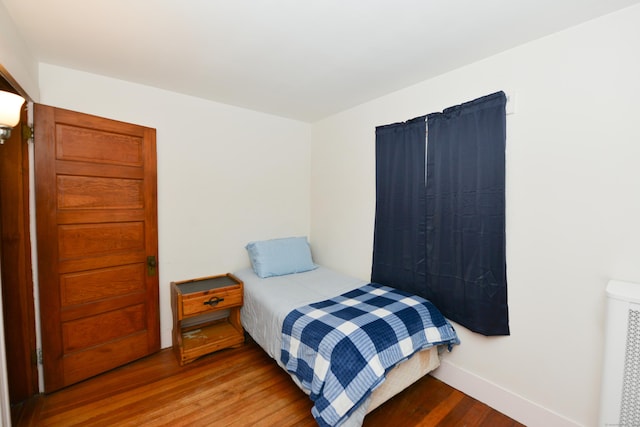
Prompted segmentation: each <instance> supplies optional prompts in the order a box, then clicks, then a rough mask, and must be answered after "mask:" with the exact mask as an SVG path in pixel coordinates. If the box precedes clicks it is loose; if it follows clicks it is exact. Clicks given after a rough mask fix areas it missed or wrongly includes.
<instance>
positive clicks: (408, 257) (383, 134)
mask: <svg viewBox="0 0 640 427" xmlns="http://www.w3.org/2000/svg"><path fill="white" fill-rule="evenodd" d="M425 144H426V122H425V116H423V117H418V118H415V119H413V120H410V121H408V122H404V123H396V124H392V125H387V126H380V127H377V128H376V218H375V228H374V241H373V265H372V269H371V281H372V282H376V283H380V284H384V285H389V286H393V287H396V288H399V289H403V290H406V291H409V292H413V293H415V294H418V295H423V294H424V291H425V283H426V282H425V244H424V239H425V216H424V212H425V191H424V180H425Z"/></svg>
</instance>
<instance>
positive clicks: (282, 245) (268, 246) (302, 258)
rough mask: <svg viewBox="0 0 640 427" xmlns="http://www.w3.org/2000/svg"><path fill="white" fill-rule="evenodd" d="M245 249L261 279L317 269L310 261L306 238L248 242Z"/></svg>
mask: <svg viewBox="0 0 640 427" xmlns="http://www.w3.org/2000/svg"><path fill="white" fill-rule="evenodd" d="M246 249H247V252H249V259H250V260H251V266H252V267H253V271H255V272H256V274H257V275H258V276H260V277H262V278H265V277H271V276H283V275H285V274H292V273H302V272H303V271H309V270H314V269H316V268H318V266H317V265H315V264H314V263H313V260H312V259H311V248H310V247H309V243H308V242H307V238H306V237H286V238H283V239H271V240H262V241H258V242H249V244H247V246H246Z"/></svg>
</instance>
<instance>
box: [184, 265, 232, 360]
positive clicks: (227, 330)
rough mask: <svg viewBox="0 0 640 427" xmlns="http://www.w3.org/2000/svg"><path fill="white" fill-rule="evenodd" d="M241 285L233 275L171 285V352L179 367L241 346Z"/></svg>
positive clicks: (203, 278)
mask: <svg viewBox="0 0 640 427" xmlns="http://www.w3.org/2000/svg"><path fill="white" fill-rule="evenodd" d="M242 300H243V283H242V281H241V280H240V279H238V278H237V277H235V276H234V275H233V274H230V273H228V274H223V275H219V276H210V277H202V278H199V279H191V280H184V281H181V282H171V308H172V309H173V350H174V351H175V353H176V357H177V358H178V361H179V362H180V365H184V364H185V363H189V362H191V361H193V360H195V359H197V358H198V357H200V356H203V355H205V354H208V353H211V352H214V351H217V350H220V349H223V348H227V347H237V346H239V345H240V344H242V343H243V342H244V331H243V329H242V325H241V324H240V307H242Z"/></svg>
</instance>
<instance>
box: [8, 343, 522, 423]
mask: <svg viewBox="0 0 640 427" xmlns="http://www.w3.org/2000/svg"><path fill="white" fill-rule="evenodd" d="M310 411H311V401H310V400H309V398H308V397H307V396H306V395H305V394H304V393H303V392H302V391H301V390H300V389H298V388H297V387H296V386H295V385H294V383H293V381H292V380H291V378H290V377H289V376H288V375H287V374H286V373H285V372H284V371H282V370H281V369H280V368H279V367H278V366H277V365H276V363H275V361H273V360H272V359H270V358H269V357H268V356H267V355H266V354H265V353H264V352H263V351H262V349H261V348H260V347H258V345H256V344H255V343H253V342H248V343H247V344H245V345H243V346H241V347H240V348H237V349H229V350H222V351H219V352H217V353H214V354H212V355H209V356H205V357H203V358H201V359H199V360H197V361H195V362H193V363H190V364H187V365H185V366H183V367H180V366H179V365H178V363H177V361H176V359H175V356H174V354H173V353H172V352H171V350H169V349H166V350H162V351H161V352H159V353H157V354H155V355H152V356H149V357H147V358H145V359H142V360H139V361H136V362H134V363H131V364H129V365H126V366H123V367H121V368H118V369H115V370H113V371H110V372H108V373H106V374H102V375H100V376H98V377H95V378H92V379H89V380H86V381H84V382H81V383H79V384H76V385H73V386H71V387H67V388H65V389H63V390H60V391H58V392H55V393H52V394H49V395H44V396H37V397H35V398H34V399H31V400H30V401H28V402H26V403H24V404H23V405H20V406H18V407H15V408H12V413H13V426H14V427H30V426H38V427H40V426H136V427H139V426H152V427H156V426H172V427H174V426H216V427H217V426H278V427H281V426H282V427H285V426H301V427H305V426H310V427H311V426H316V425H317V424H316V423H315V420H314V419H313V417H312V416H311V413H310ZM393 425H397V426H402V427H411V426H439V427H444V426H468V427H473V426H491V427H501V426H504V427H516V426H522V424H519V423H517V422H515V421H514V420H512V419H511V418H508V417H506V416H505V415H503V414H501V413H499V412H497V411H495V410H493V409H491V408H489V407H488V406H487V405H484V404H482V403H480V402H478V401H476V400H474V399H472V398H470V397H469V396H467V395H465V394H464V393H461V392H460V391H458V390H455V389H453V388H451V387H449V386H447V385H446V384H444V383H442V382H441V381H438V380H437V379H435V378H433V377H431V376H426V377H424V378H423V379H421V380H419V381H418V382H416V383H415V384H414V385H412V386H411V387H409V388H408V389H406V390H405V391H403V392H402V393H401V394H399V395H398V396H396V397H394V398H393V399H391V400H390V401H388V402H386V403H385V404H384V405H382V406H380V407H379V408H377V409H376V410H375V411H373V412H372V413H371V414H369V415H367V417H366V418H365V422H364V426H365V427H377V426H385V427H386V426H393Z"/></svg>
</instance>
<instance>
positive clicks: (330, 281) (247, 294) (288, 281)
mask: <svg viewBox="0 0 640 427" xmlns="http://www.w3.org/2000/svg"><path fill="white" fill-rule="evenodd" d="M234 274H235V275H236V276H237V277H238V278H239V279H240V280H242V281H243V282H244V305H243V306H242V309H241V311H240V319H241V321H242V326H243V327H244V329H245V330H246V331H247V332H248V333H249V334H250V335H251V337H252V338H253V339H254V340H255V341H256V342H257V343H258V344H259V345H260V346H261V347H262V348H263V349H264V350H265V351H266V352H267V354H268V355H269V356H271V357H272V358H273V359H275V360H276V361H277V362H278V364H279V365H280V366H282V363H281V362H280V349H281V344H282V323H283V322H284V319H285V317H287V314H289V312H290V311H292V310H294V309H296V308H298V307H302V306H303V305H307V304H311V303H313V302H317V301H324V300H326V299H328V298H332V297H335V296H336V295H340V294H343V293H345V292H348V291H350V290H352V289H356V288H358V287H360V286H362V285H365V284H366V283H367V282H365V281H363V280H360V279H355V278H353V277H349V276H345V275H343V274H340V273H338V272H335V271H333V270H330V269H328V268H326V267H318V268H316V269H315V270H311V271H307V272H304V273H296V274H288V275H285V276H275V277H268V278H265V279H262V278H260V277H258V276H257V275H256V274H255V273H254V271H253V270H252V269H251V268H246V269H244V270H240V271H238V272H236V273H234Z"/></svg>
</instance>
